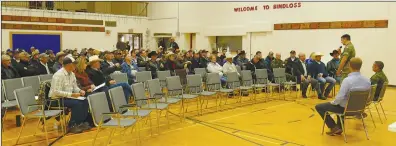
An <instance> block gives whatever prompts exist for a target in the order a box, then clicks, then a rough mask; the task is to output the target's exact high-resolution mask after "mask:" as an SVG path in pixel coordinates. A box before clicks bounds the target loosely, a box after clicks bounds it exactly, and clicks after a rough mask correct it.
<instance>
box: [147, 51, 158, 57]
mask: <svg viewBox="0 0 396 146" xmlns="http://www.w3.org/2000/svg"><path fill="white" fill-rule="evenodd" d="M147 56H148V57H149V58H151V56H158V53H157V51H151V52H150V53H149V54H148V55H147Z"/></svg>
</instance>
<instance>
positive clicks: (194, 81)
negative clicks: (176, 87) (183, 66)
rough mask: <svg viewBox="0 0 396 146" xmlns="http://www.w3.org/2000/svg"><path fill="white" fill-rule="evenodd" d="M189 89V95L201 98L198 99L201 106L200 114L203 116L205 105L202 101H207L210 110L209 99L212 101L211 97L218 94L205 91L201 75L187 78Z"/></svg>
mask: <svg viewBox="0 0 396 146" xmlns="http://www.w3.org/2000/svg"><path fill="white" fill-rule="evenodd" d="M187 89H188V93H189V94H197V95H199V96H201V97H200V98H198V102H199V103H200V105H201V107H200V109H201V110H200V112H201V115H202V106H203V103H204V101H202V100H206V108H208V102H209V99H211V98H210V97H212V96H214V95H216V92H210V91H204V88H203V86H202V78H201V75H200V74H195V75H188V76H187Z"/></svg>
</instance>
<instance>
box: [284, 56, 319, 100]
mask: <svg viewBox="0 0 396 146" xmlns="http://www.w3.org/2000/svg"><path fill="white" fill-rule="evenodd" d="M298 57H299V59H296V61H293V64H292V67H293V74H294V75H295V76H296V77H297V83H299V84H300V89H301V91H302V97H303V98H307V95H306V93H307V89H308V86H309V83H311V86H312V88H314V89H316V91H317V92H318V98H319V99H324V98H323V97H322V94H321V90H320V89H319V84H318V80H316V79H314V78H311V76H310V75H309V74H308V67H307V64H306V63H305V58H306V57H305V54H304V53H300V54H299V55H298ZM288 63H291V62H289V61H288Z"/></svg>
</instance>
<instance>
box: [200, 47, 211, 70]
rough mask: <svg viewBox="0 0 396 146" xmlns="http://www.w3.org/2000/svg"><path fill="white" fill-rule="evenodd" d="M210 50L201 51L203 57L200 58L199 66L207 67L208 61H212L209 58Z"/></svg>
mask: <svg viewBox="0 0 396 146" xmlns="http://www.w3.org/2000/svg"><path fill="white" fill-rule="evenodd" d="M207 53H208V51H206V50H202V51H201V57H200V59H199V67H200V68H206V67H208V63H209V62H210V61H209V58H208V54H207Z"/></svg>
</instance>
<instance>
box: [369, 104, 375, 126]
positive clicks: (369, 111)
mask: <svg viewBox="0 0 396 146" xmlns="http://www.w3.org/2000/svg"><path fill="white" fill-rule="evenodd" d="M368 111H369V113H370V116H371V120H372V121H373V124H374V127H375V128H377V126H376V125H375V122H374V118H373V114H372V113H371V109H370V108H368Z"/></svg>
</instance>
